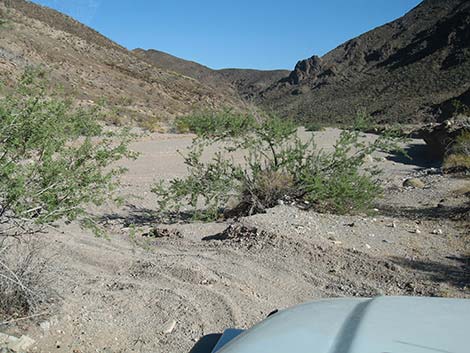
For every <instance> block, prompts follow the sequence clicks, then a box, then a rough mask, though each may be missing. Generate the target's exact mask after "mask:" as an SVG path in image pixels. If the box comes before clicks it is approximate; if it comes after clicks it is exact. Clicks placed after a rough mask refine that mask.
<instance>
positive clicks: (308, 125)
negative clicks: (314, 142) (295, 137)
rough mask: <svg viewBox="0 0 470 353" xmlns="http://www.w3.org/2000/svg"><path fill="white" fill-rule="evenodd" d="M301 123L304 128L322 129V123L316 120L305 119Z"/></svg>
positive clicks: (312, 130)
mask: <svg viewBox="0 0 470 353" xmlns="http://www.w3.org/2000/svg"><path fill="white" fill-rule="evenodd" d="M302 125H303V126H304V127H305V130H307V131H311V132H315V131H322V130H324V126H323V124H322V123H320V122H318V121H305V122H303V123H302Z"/></svg>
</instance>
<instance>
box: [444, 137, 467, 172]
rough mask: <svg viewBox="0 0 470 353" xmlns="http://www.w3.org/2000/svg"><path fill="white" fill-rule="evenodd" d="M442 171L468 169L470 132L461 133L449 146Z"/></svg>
mask: <svg viewBox="0 0 470 353" xmlns="http://www.w3.org/2000/svg"><path fill="white" fill-rule="evenodd" d="M443 168H444V169H470V131H468V130H465V131H463V132H462V133H461V134H460V135H459V136H457V138H456V139H455V141H454V142H453V143H452V144H451V145H450V147H449V150H448V151H447V153H446V155H445V157H444V162H443Z"/></svg>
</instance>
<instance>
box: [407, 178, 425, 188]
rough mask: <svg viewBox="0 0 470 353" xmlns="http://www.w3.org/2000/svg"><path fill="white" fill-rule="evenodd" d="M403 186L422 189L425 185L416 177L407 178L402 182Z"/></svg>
mask: <svg viewBox="0 0 470 353" xmlns="http://www.w3.org/2000/svg"><path fill="white" fill-rule="evenodd" d="M403 186H404V187H411V188H415V189H423V188H424V187H425V186H426V185H425V184H424V183H423V182H422V181H421V180H420V179H418V178H409V179H406V180H405V181H404V182H403Z"/></svg>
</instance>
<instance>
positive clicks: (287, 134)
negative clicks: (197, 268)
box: [153, 112, 398, 219]
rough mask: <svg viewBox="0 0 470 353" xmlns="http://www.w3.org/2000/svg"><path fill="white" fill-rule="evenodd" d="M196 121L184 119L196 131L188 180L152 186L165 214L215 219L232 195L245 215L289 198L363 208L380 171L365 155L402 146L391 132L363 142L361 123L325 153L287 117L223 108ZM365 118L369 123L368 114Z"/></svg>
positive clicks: (340, 208) (336, 208) (329, 207)
mask: <svg viewBox="0 0 470 353" xmlns="http://www.w3.org/2000/svg"><path fill="white" fill-rule="evenodd" d="M196 120H197V119H196V117H192V118H191V119H188V120H185V121H186V122H187V126H190V127H191V131H193V132H195V133H196V135H197V136H196V138H195V139H194V140H193V144H192V146H191V148H190V151H189V153H188V154H187V156H186V157H185V164H186V165H187V167H188V172H189V174H188V177H185V178H180V179H174V180H172V181H170V183H165V182H163V181H161V182H160V183H158V184H157V185H156V186H155V187H154V188H153V192H155V193H156V195H157V200H158V204H159V207H160V209H161V211H162V212H169V211H171V212H175V211H180V210H181V209H182V208H184V207H186V206H190V207H191V208H192V209H194V210H196V212H195V214H196V216H197V217H198V218H200V217H201V215H203V216H204V217H205V218H206V219H214V218H216V217H219V216H220V215H221V213H222V212H224V208H225V207H226V205H227V203H228V201H229V199H231V198H236V199H237V200H238V201H239V204H238V206H237V207H235V209H236V211H237V212H236V213H237V214H238V215H250V214H253V213H258V212H263V211H265V209H266V208H269V207H272V206H274V205H276V204H277V203H278V202H279V201H280V200H282V199H291V200H292V199H294V200H297V201H301V202H302V203H308V204H310V205H311V206H312V207H314V208H315V209H317V210H323V211H331V212H336V213H350V212H359V211H364V210H367V209H368V208H369V207H370V206H371V204H372V202H373V200H374V199H375V198H376V197H377V196H378V195H379V194H380V187H379V185H378V184H377V182H376V181H375V175H376V174H377V173H378V170H376V169H375V168H370V169H367V168H364V160H365V157H366V156H367V155H370V154H372V153H374V152H375V151H377V150H387V151H389V150H392V149H394V150H395V149H398V144H397V140H396V139H395V137H394V136H392V135H389V134H383V135H381V136H380V137H378V138H377V139H376V140H374V141H372V142H368V143H366V142H363V139H362V138H361V136H362V133H361V132H360V126H354V127H353V128H352V129H350V130H344V131H343V132H342V133H341V136H340V138H339V140H338V141H337V143H336V145H335V148H334V151H333V152H325V151H318V150H317V149H316V148H315V143H314V140H313V138H312V139H310V140H309V141H302V140H301V139H300V138H299V137H298V135H297V125H296V124H295V123H294V122H293V121H291V120H288V119H281V118H278V117H275V116H267V117H264V118H262V119H259V121H257V120H256V119H254V118H253V117H249V116H241V115H233V116H232V115H231V114H229V113H227V112H224V113H214V114H211V115H209V116H204V117H202V119H201V120H200V121H196ZM359 123H360V124H363V123H364V121H363V119H362V118H361V119H360V121H359ZM246 127H249V128H246ZM216 142H218V143H220V142H223V143H222V144H221V146H222V147H221V148H222V150H221V151H220V152H219V153H217V154H216V155H215V156H214V157H213V158H212V159H211V160H210V161H209V162H202V159H201V157H202V155H203V152H204V151H205V149H206V148H207V147H208V146H210V145H213V144H215V143H216ZM219 145H220V144H219ZM237 150H242V151H244V154H245V160H244V162H243V163H236V162H235V161H234V159H233V158H232V157H231V152H234V151H237ZM225 211H226V210H225ZM229 213H231V214H233V212H229Z"/></svg>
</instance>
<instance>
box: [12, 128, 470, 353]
mask: <svg viewBox="0 0 470 353" xmlns="http://www.w3.org/2000/svg"><path fill="white" fill-rule="evenodd" d="M338 133H339V132H338V130H334V129H328V130H326V131H324V132H320V133H317V134H318V139H317V143H318V145H319V146H320V147H323V148H329V147H331V145H332V143H333V142H334V140H335V137H336V136H338ZM302 134H306V133H304V132H302ZM368 138H373V136H369V137H368ZM190 141H191V136H189V135H158V134H154V135H148V136H145V137H142V138H141V139H140V140H139V141H138V142H136V143H135V144H134V146H133V147H134V149H135V150H137V151H139V152H140V153H141V156H140V157H139V159H137V160H136V161H126V162H124V165H125V166H127V167H128V168H129V173H128V174H127V175H126V176H125V178H124V186H123V190H122V192H123V194H132V195H133V197H131V198H130V199H129V200H130V204H129V205H128V206H127V207H125V208H123V209H118V208H116V207H114V206H109V207H106V208H104V209H100V210H96V212H97V213H99V214H101V215H106V219H107V223H106V226H107V228H108V229H109V232H110V237H109V239H99V238H95V237H93V236H92V235H90V234H89V233H87V232H86V231H83V230H81V229H80V228H79V227H78V226H77V225H76V224H69V225H63V226H61V227H60V228H59V230H58V231H51V232H50V233H49V234H45V235H43V236H42V238H41V241H42V242H44V243H45V244H47V248H46V253H47V255H48V256H51V255H54V257H53V260H52V263H51V266H52V269H53V272H52V275H53V278H54V281H53V282H52V283H53V289H54V291H55V293H57V298H59V299H57V300H56V301H55V304H54V305H53V307H52V309H48V312H50V314H49V315H46V316H44V317H43V318H40V319H39V320H36V321H34V322H23V323H21V324H20V323H18V325H17V326H14V327H10V328H9V329H8V330H9V331H8V332H10V333H14V334H17V335H19V334H28V335H29V336H30V337H32V338H33V339H34V340H36V344H35V346H34V347H33V348H32V351H36V352H162V353H163V352H164V353H168V352H170V353H173V352H174V353H179V352H181V353H183V352H189V351H190V349H191V347H193V346H194V344H195V343H196V342H197V341H198V340H199V339H200V338H201V337H202V336H204V335H208V334H211V333H219V332H221V331H223V330H224V329H225V328H227V327H241V328H247V327H250V326H251V325H253V324H255V323H256V322H258V321H259V320H261V319H263V318H264V317H266V315H267V314H268V313H270V312H271V311H273V310H274V309H278V308H279V309H280V308H285V307H288V306H291V305H295V304H298V303H302V302H305V301H308V300H313V299H317V298H325V297H342V296H376V295H429V296H453V297H470V269H469V246H468V245H469V242H468V241H469V237H468V236H469V234H468V223H465V219H466V218H465V217H468V213H467V214H466V213H465V210H464V205H465V202H466V201H467V200H468V199H466V196H465V192H464V191H465V188H467V187H468V183H469V181H468V180H467V179H465V178H463V177H450V176H445V175H441V174H439V173H437V172H436V171H434V170H429V169H423V168H429V167H431V166H432V163H427V161H426V160H425V159H423V158H422V157H423V156H422V154H421V153H422V142H420V141H411V142H410V144H409V149H410V151H414V152H416V151H417V152H416V153H417V154H416V155H417V156H420V158H416V159H415V160H414V161H413V162H410V161H406V160H402V159H400V158H398V157H395V156H388V155H378V156H377V157H378V158H379V160H380V161H379V163H380V165H381V167H382V168H384V175H383V176H382V179H383V183H384V185H385V195H384V197H383V198H382V199H381V200H380V201H379V202H378V204H377V210H376V212H375V214H373V215H359V216H336V215H328V214H319V213H315V212H312V211H303V210H300V209H299V208H297V207H295V206H290V205H280V206H278V207H275V208H273V209H271V210H269V211H268V212H267V213H266V214H259V215H255V216H252V217H246V218H241V219H239V220H236V221H235V220H230V221H224V222H218V223H208V224H202V223H193V224H175V225H158V224H155V223H154V222H155V221H154V220H153V219H152V218H151V217H150V216H149V210H151V209H153V208H154V207H155V200H154V198H153V196H152V194H151V193H150V192H149V188H150V186H151V185H152V183H153V181H154V180H155V179H159V178H171V177H175V176H182V175H184V174H185V168H184V165H183V161H182V158H181V157H180V156H179V154H178V153H177V152H176V150H177V149H184V148H185V147H186V146H188V145H189V144H190ZM408 177H419V178H420V180H422V181H423V183H424V188H419V189H418V188H405V187H403V186H402V184H403V181H404V180H405V179H406V178H408ZM131 223H133V224H137V225H138V226H139V228H138V231H137V234H136V236H134V237H131V236H130V234H131V230H130V229H129V224H131ZM156 227H158V228H159V229H160V230H167V234H168V237H162V238H156V237H143V236H142V234H144V233H147V232H148V231H149V230H152V229H154V228H156Z"/></svg>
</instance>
